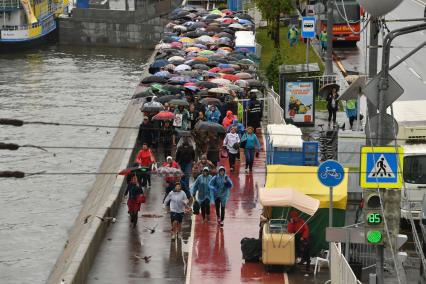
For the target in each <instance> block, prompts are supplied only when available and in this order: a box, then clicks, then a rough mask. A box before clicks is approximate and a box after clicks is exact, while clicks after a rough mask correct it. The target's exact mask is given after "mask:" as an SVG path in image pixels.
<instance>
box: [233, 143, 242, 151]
mask: <svg viewBox="0 0 426 284" xmlns="http://www.w3.org/2000/svg"><path fill="white" fill-rule="evenodd" d="M232 148H233V149H234V150H238V149H240V143H238V142H235V143H234V145H232Z"/></svg>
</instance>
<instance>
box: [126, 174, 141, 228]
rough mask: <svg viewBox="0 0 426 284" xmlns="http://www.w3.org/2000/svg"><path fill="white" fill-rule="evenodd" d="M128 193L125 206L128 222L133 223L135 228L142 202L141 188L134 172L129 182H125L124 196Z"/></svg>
mask: <svg viewBox="0 0 426 284" xmlns="http://www.w3.org/2000/svg"><path fill="white" fill-rule="evenodd" d="M127 194H129V198H128V200H127V208H128V212H129V214H130V222H131V223H132V224H133V228H136V224H137V222H138V212H139V211H140V209H141V203H143V199H144V198H143V197H142V198H141V195H142V196H143V190H142V188H141V187H140V185H139V182H138V178H137V176H136V174H132V176H131V178H130V182H129V183H128V184H127V188H126V191H125V192H124V196H127Z"/></svg>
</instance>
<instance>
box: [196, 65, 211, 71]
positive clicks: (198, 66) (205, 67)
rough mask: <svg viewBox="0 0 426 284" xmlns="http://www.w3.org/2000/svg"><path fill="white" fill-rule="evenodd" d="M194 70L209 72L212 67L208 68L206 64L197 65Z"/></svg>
mask: <svg viewBox="0 0 426 284" xmlns="http://www.w3.org/2000/svg"><path fill="white" fill-rule="evenodd" d="M192 68H193V69H198V70H209V69H210V67H209V66H207V65H206V64H195V65H193V66H192Z"/></svg>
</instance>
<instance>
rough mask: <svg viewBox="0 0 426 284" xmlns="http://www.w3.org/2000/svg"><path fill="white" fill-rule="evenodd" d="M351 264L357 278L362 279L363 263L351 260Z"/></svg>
mask: <svg viewBox="0 0 426 284" xmlns="http://www.w3.org/2000/svg"><path fill="white" fill-rule="evenodd" d="M349 266H350V267H351V269H352V271H353V272H354V274H355V276H356V278H357V279H358V280H361V279H362V263H361V262H356V261H351V262H349Z"/></svg>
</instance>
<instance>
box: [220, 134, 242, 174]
mask: <svg viewBox="0 0 426 284" xmlns="http://www.w3.org/2000/svg"><path fill="white" fill-rule="evenodd" d="M223 147H224V148H226V149H227V150H228V159H229V167H230V170H231V172H233V171H234V166H235V159H236V158H237V156H238V152H239V151H240V136H238V133H237V128H236V127H231V132H229V133H227V134H226V136H225V139H224V140H223Z"/></svg>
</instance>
